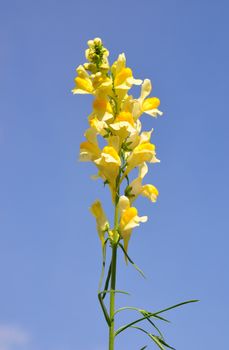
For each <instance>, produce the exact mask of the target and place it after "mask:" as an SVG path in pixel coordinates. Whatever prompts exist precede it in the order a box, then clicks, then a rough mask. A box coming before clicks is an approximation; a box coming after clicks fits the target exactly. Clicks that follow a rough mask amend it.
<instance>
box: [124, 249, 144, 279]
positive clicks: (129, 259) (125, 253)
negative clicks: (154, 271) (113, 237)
mask: <svg viewBox="0 0 229 350" xmlns="http://www.w3.org/2000/svg"><path fill="white" fill-rule="evenodd" d="M118 245H119V246H120V247H121V249H122V251H123V253H124V255H125V256H126V257H127V259H128V261H129V262H130V263H131V264H132V265H133V266H134V268H135V269H136V270H137V271H138V272H139V273H140V274H141V275H142V277H144V278H146V276H145V275H144V272H143V271H142V270H141V269H140V268H139V267H138V266H137V265H136V264H135V263H134V262H133V260H132V259H131V258H130V257H129V255H128V254H127V252H126V250H125V248H124V247H123V245H122V244H121V243H119V244H118Z"/></svg>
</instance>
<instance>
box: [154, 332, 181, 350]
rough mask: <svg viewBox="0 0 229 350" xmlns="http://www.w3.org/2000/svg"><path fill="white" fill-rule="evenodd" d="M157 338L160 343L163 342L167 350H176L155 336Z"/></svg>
mask: <svg viewBox="0 0 229 350" xmlns="http://www.w3.org/2000/svg"><path fill="white" fill-rule="evenodd" d="M154 337H155V338H158V340H159V342H161V343H162V344H163V345H165V346H166V347H167V348H169V349H172V350H176V349H175V348H173V347H172V346H170V345H169V344H167V343H166V342H165V341H164V339H161V338H159V337H157V336H156V335H155V336H154Z"/></svg>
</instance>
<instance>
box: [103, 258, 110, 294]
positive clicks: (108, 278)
mask: <svg viewBox="0 0 229 350" xmlns="http://www.w3.org/2000/svg"><path fill="white" fill-rule="evenodd" d="M110 278H111V263H110V266H109V270H108V273H107V278H106V282H105V286H104V290H107V289H108V287H109V282H110ZM105 296H106V293H103V294H102V298H103V299H104V298H105Z"/></svg>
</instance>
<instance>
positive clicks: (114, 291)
mask: <svg viewBox="0 0 229 350" xmlns="http://www.w3.org/2000/svg"><path fill="white" fill-rule="evenodd" d="M104 293H120V294H126V295H130V293H128V292H125V291H124V290H113V289H111V290H102V291H101V292H99V293H98V295H101V294H104Z"/></svg>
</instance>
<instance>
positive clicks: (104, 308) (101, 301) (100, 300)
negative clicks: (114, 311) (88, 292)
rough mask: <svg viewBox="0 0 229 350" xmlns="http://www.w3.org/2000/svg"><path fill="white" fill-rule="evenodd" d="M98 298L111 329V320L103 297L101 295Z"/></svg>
mask: <svg viewBox="0 0 229 350" xmlns="http://www.w3.org/2000/svg"><path fill="white" fill-rule="evenodd" d="M98 298H99V302H100V305H101V308H102V310H103V314H104V317H105V320H106V321H107V324H108V326H109V327H110V325H111V320H110V317H109V315H108V312H107V309H106V306H105V304H104V302H103V299H102V297H101V293H99V294H98Z"/></svg>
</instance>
